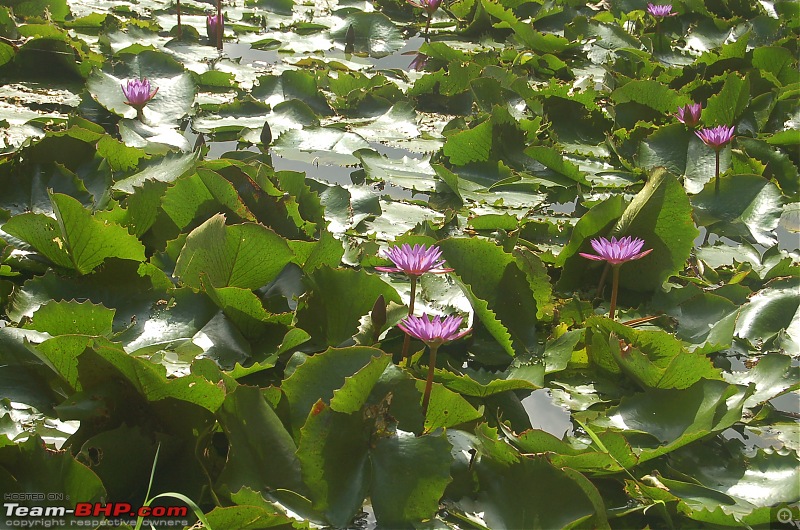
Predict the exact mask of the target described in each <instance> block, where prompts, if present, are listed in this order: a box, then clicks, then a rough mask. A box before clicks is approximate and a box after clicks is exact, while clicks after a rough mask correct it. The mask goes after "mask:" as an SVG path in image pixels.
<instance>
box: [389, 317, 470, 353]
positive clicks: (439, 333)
mask: <svg viewBox="0 0 800 530" xmlns="http://www.w3.org/2000/svg"><path fill="white" fill-rule="evenodd" d="M462 320H463V318H461V317H457V316H452V315H449V316H447V317H445V318H441V317H439V316H438V315H437V316H435V317H433V320H431V319H430V318H428V315H427V314H425V313H423V314H422V316H421V317H417V316H414V315H408V316H407V317H406V318H404V319H403V320H402V321H401V322H400V323H399V324H398V325H397V326H398V327H399V328H400V329H402V330H403V331H405V332H406V333H408V334H409V335H411V336H412V337H414V338H415V339H419V340H421V341H422V342H424V343H425V344H427V345H428V346H430V347H439V346H441V345H442V344H445V343H448V342H452V341H454V340H456V339H460V338H461V337H463V336H464V335H466V334H467V333H469V332H470V331H472V329H471V328H467V329H465V330H464V331H462V332H460V333H459V331H458V328H459V326H461V322H462Z"/></svg>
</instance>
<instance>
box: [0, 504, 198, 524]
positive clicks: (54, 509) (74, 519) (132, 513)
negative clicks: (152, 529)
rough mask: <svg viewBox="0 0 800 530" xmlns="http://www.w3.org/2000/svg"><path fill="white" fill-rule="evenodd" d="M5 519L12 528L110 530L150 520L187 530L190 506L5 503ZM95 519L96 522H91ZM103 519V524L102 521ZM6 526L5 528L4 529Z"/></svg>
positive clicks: (154, 522)
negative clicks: (108, 529) (104, 529)
mask: <svg viewBox="0 0 800 530" xmlns="http://www.w3.org/2000/svg"><path fill="white" fill-rule="evenodd" d="M3 512H4V513H3V515H5V521H4V522H5V525H6V527H8V528H12V527H17V528H35V527H39V528H54V527H66V526H85V525H84V524H83V523H91V524H90V526H95V525H100V526H107V525H109V524H111V523H112V522H113V521H117V522H125V523H126V524H130V523H133V524H135V521H136V519H139V518H146V519H147V524H149V525H153V526H164V525H166V526H173V523H174V524H175V525H180V526H183V525H185V524H187V523H188V521H187V520H186V518H187V515H188V513H189V509H188V508H187V507H186V506H139V507H134V506H132V505H131V504H129V503H127V502H109V503H106V504H102V503H99V502H79V503H77V504H76V505H75V508H73V509H69V508H65V507H64V506H23V505H22V504H20V503H19V502H4V503H3ZM89 519H92V521H89ZM98 519H100V520H98ZM0 526H2V525H0Z"/></svg>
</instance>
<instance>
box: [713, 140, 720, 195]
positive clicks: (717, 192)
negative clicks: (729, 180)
mask: <svg viewBox="0 0 800 530" xmlns="http://www.w3.org/2000/svg"><path fill="white" fill-rule="evenodd" d="M714 178H715V179H716V180H714V194H715V195H719V149H717V169H716V171H715V172H714Z"/></svg>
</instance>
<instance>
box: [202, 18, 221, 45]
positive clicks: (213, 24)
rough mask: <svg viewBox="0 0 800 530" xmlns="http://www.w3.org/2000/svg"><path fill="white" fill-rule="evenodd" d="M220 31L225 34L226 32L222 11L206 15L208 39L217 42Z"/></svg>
mask: <svg viewBox="0 0 800 530" xmlns="http://www.w3.org/2000/svg"><path fill="white" fill-rule="evenodd" d="M220 31H222V32H223V34H224V32H225V17H223V16H222V13H219V15H217V14H216V13H215V14H213V15H208V16H207V17H206V35H208V40H210V41H211V42H212V43H214V44H216V42H217V41H218V39H219V32H220Z"/></svg>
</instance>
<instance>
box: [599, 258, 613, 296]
mask: <svg viewBox="0 0 800 530" xmlns="http://www.w3.org/2000/svg"><path fill="white" fill-rule="evenodd" d="M610 267H611V264H610V263H609V262H606V266H605V267H604V268H603V274H601V275H600V283H598V284H597V295H596V296H597V298H600V297H601V296H603V287H605V286H606V278H608V269H609V268H610Z"/></svg>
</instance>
